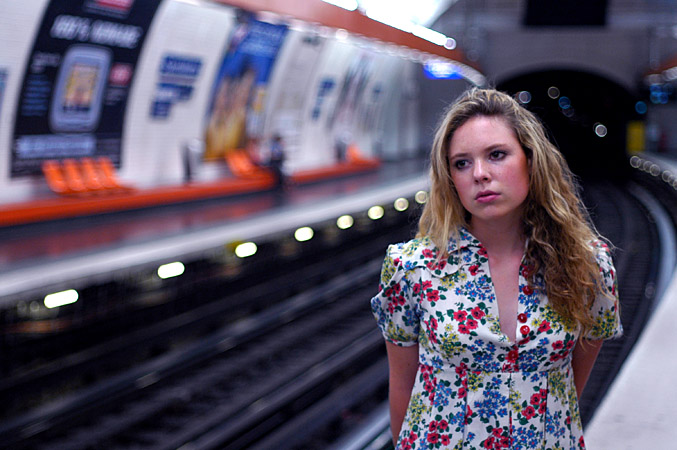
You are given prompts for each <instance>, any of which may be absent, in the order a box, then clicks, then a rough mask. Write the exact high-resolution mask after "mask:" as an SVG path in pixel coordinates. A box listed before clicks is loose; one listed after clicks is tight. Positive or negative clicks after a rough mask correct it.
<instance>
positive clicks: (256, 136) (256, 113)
mask: <svg viewBox="0 0 677 450" xmlns="http://www.w3.org/2000/svg"><path fill="white" fill-rule="evenodd" d="M237 21H238V23H237V25H236V26H235V28H234V30H233V33H232V34H231V36H230V38H229V42H228V48H227V50H226V54H225V55H224V58H223V62H222V64H221V67H220V69H219V72H218V74H217V76H216V81H215V83H214V87H213V89H212V96H211V98H212V101H211V105H210V107H209V111H208V125H207V130H206V136H205V143H206V148H205V159H206V160H215V159H220V158H223V156H224V155H226V154H227V153H228V152H231V151H233V150H235V149H244V148H250V147H252V146H253V147H255V146H257V145H258V141H259V140H260V139H261V137H262V136H261V134H262V128H263V119H264V118H263V113H264V111H263V104H264V96H265V92H266V86H267V84H268V79H269V78H270V74H271V72H272V69H273V65H274V63H275V59H276V57H277V54H278V51H279V49H280V47H281V46H282V43H283V42H284V38H285V35H286V33H287V26H286V25H275V24H270V23H266V22H261V21H258V20H256V19H254V18H253V17H252V16H251V15H247V14H240V15H238V18H237Z"/></svg>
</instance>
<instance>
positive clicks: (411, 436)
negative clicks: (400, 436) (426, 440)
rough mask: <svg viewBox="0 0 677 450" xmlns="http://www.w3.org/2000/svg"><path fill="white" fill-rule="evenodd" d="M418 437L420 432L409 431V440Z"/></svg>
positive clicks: (414, 439)
mask: <svg viewBox="0 0 677 450" xmlns="http://www.w3.org/2000/svg"><path fill="white" fill-rule="evenodd" d="M416 439H418V434H416V433H414V432H413V431H411V432H410V433H409V440H410V441H416Z"/></svg>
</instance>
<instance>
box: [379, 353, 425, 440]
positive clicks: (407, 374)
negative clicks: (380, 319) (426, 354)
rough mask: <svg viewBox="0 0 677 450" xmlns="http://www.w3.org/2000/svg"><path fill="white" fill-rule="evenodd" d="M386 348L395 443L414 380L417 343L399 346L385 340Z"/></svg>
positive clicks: (416, 365)
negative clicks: (409, 345)
mask: <svg viewBox="0 0 677 450" xmlns="http://www.w3.org/2000/svg"><path fill="white" fill-rule="evenodd" d="M386 349H387V351H388V366H389V368H390V388H389V396H390V429H391V431H392V433H393V442H394V443H395V445H397V437H398V436H399V434H400V430H401V429H402V422H403V421H404V415H405V414H406V412H407V406H408V405H409V399H410V398H411V390H412V388H413V387H414V381H416V372H417V371H418V345H413V346H411V347H399V346H397V345H395V344H391V343H390V342H386Z"/></svg>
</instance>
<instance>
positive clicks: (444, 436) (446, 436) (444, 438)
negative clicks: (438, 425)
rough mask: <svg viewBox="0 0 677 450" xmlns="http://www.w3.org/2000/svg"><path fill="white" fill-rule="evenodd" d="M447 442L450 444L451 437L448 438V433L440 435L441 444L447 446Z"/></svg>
mask: <svg viewBox="0 0 677 450" xmlns="http://www.w3.org/2000/svg"><path fill="white" fill-rule="evenodd" d="M449 444H451V439H449V435H448V434H445V435H443V436H442V445H444V446H445V447H447V446H449Z"/></svg>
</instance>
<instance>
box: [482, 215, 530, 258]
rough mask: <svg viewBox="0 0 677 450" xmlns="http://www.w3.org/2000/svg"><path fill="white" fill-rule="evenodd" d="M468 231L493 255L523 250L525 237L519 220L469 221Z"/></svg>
mask: <svg viewBox="0 0 677 450" xmlns="http://www.w3.org/2000/svg"><path fill="white" fill-rule="evenodd" d="M470 232H471V233H472V234H473V236H475V237H476V238H477V239H479V240H480V242H481V243H482V245H483V246H484V248H486V249H487V251H488V252H489V253H491V254H494V255H502V254H503V255H504V254H508V253H512V252H523V251H524V243H525V241H526V237H525V235H524V230H523V226H522V223H521V220H520V221H519V222H517V223H515V222H514V221H505V222H503V221H491V222H482V221H473V220H471V221H470Z"/></svg>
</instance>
